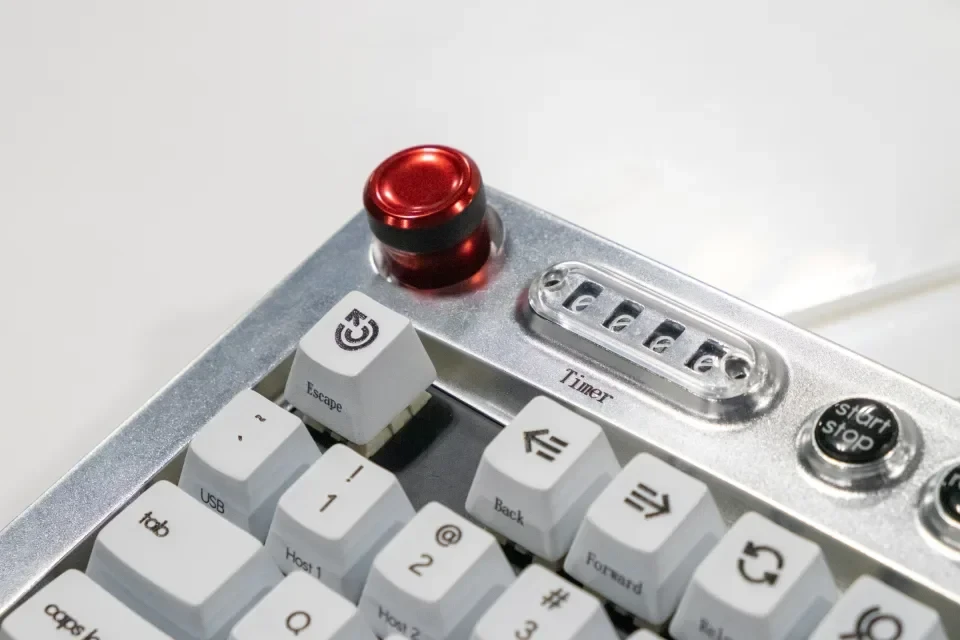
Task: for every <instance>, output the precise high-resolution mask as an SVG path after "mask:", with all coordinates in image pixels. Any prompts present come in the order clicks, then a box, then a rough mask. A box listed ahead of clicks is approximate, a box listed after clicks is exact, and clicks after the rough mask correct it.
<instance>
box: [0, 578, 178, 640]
mask: <svg viewBox="0 0 960 640" xmlns="http://www.w3.org/2000/svg"><path fill="white" fill-rule="evenodd" d="M61 638H77V640H113V639H114V638H136V639H137V640H170V636H168V635H166V634H164V633H161V632H160V631H158V630H157V629H156V628H155V627H153V626H152V625H150V624H149V623H148V622H146V621H145V620H144V619H143V618H141V617H140V616H138V615H137V614H135V613H134V612H133V611H131V610H130V609H128V608H127V607H125V606H123V604H121V603H120V601H119V600H117V599H116V598H114V597H113V596H112V595H110V594H109V593H107V592H106V591H105V590H104V589H103V587H101V586H100V585H98V584H97V583H95V582H94V581H93V580H91V579H90V578H88V577H87V576H85V575H84V574H82V573H80V572H79V571H77V570H75V569H71V570H69V571H67V572H66V573H64V574H62V575H60V576H59V577H57V578H56V579H55V580H54V581H53V582H51V583H50V584H48V585H47V586H45V587H43V589H41V590H40V591H38V592H37V593H35V594H34V595H32V596H31V597H30V599H29V600H27V601H26V602H24V603H23V604H21V605H20V606H19V607H17V609H16V610H15V611H14V612H13V613H11V614H10V615H9V616H8V617H7V618H6V620H4V621H3V626H2V627H0V640H60V639H61Z"/></svg>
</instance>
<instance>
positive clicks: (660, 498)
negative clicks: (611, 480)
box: [623, 482, 670, 520]
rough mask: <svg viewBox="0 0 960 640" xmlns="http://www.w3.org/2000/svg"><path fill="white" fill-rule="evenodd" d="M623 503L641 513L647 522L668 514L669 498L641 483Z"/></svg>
mask: <svg viewBox="0 0 960 640" xmlns="http://www.w3.org/2000/svg"><path fill="white" fill-rule="evenodd" d="M623 501H624V502H626V503H627V504H628V505H630V506H631V507H633V508H634V509H636V510H637V511H640V512H641V513H643V517H644V518H646V519H647V520H649V519H650V518H656V517H657V516H662V515H666V514H668V513H670V496H669V495H667V494H666V493H658V492H657V491H656V489H651V488H650V487H648V486H647V485H645V484H643V483H642V482H641V483H639V484H638V485H637V488H636V489H634V490H633V491H631V492H630V495H628V496H627V497H626V498H624V499H623Z"/></svg>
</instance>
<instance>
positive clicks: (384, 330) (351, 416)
mask: <svg viewBox="0 0 960 640" xmlns="http://www.w3.org/2000/svg"><path fill="white" fill-rule="evenodd" d="M436 377H437V371H436V369H434V367H433V363H432V362H431V361H430V358H429V357H428V356H427V352H426V351H425V350H424V348H423V345H422V344H421V343H420V338H419V337H418V336H417V332H416V331H415V330H414V328H413V325H412V324H411V323H410V320H408V319H407V318H405V317H403V316H401V315H400V314H398V313H395V312H394V311H391V310H390V309H387V308H386V307H384V306H383V305H382V304H380V303H378V302H375V301H374V300H371V299H370V298H368V297H367V296H365V295H363V294H362V293H360V292H359V291H352V292H350V293H348V294H347V295H346V296H345V297H344V298H343V299H342V300H341V301H340V302H338V303H337V304H336V305H334V307H333V308H332V309H331V310H330V311H328V312H327V313H326V315H324V316H323V317H322V318H321V319H320V321H319V322H318V323H317V324H316V325H314V327H313V328H312V329H310V331H308V332H307V334H306V335H305V336H304V337H303V339H302V340H300V345H299V347H298V348H297V354H296V356H295V357H294V360H293V368H292V369H291V371H290V377H289V378H288V379H287V387H286V390H285V392H284V395H285V397H286V399H287V400H289V401H290V402H291V403H292V404H293V406H295V407H297V408H298V409H300V410H301V411H303V412H304V413H305V414H307V415H308V416H310V417H311V418H313V419H314V420H316V421H317V422H319V423H320V424H322V425H323V426H325V427H327V428H329V429H330V430H332V431H335V432H336V433H339V434H340V435H341V436H343V437H344V438H346V439H347V440H349V441H351V442H355V443H358V444H367V443H368V442H370V441H371V440H372V439H373V438H374V437H375V436H376V435H377V434H378V433H380V432H381V431H382V430H383V429H384V428H385V427H386V426H387V425H388V424H389V423H390V422H391V420H393V419H394V417H395V416H397V414H399V413H400V412H402V411H403V410H404V409H405V408H406V407H407V406H409V405H411V404H412V403H413V402H414V401H415V400H417V398H418V396H420V395H421V394H422V393H423V391H424V390H425V389H426V388H427V387H428V386H429V385H430V384H431V383H432V382H433V381H434V379H436Z"/></svg>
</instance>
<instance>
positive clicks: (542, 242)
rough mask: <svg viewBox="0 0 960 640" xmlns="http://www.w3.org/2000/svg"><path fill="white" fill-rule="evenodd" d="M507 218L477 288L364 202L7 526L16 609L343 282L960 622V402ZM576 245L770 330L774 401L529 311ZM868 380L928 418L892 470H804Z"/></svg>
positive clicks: (580, 234)
mask: <svg viewBox="0 0 960 640" xmlns="http://www.w3.org/2000/svg"><path fill="white" fill-rule="evenodd" d="M489 204H490V206H491V207H493V208H494V209H496V211H497V212H498V213H499V215H500V218H501V220H502V222H503V226H504V228H505V229H506V230H507V234H506V240H505V243H504V246H503V247H502V256H501V259H500V260H499V261H498V262H499V264H498V266H497V269H494V270H491V272H490V273H489V274H487V277H486V278H480V279H478V280H477V284H476V288H474V289H472V290H470V289H463V288H461V289H460V290H458V291H450V292H433V293H424V292H417V291H414V290H411V289H406V288H403V287H400V286H398V285H396V284H393V283H391V282H389V281H388V280H387V279H385V278H383V277H382V276H381V275H380V274H378V273H377V271H376V269H375V268H374V266H373V264H372V262H371V259H370V256H371V250H370V233H369V230H368V228H367V224H366V221H365V219H364V216H363V215H362V214H361V215H358V216H356V217H355V218H353V219H352V220H351V221H350V222H349V223H348V224H347V225H346V226H345V227H344V228H343V229H341V230H340V231H339V232H338V233H337V234H336V235H335V236H334V237H333V238H331V239H330V241H329V242H327V243H326V244H325V245H324V246H323V247H321V248H320V249H319V250H317V251H316V252H315V253H314V254H313V255H311V256H310V257H309V258H308V259H307V260H306V261H305V262H304V263H302V264H301V265H300V266H299V267H298V268H297V269H296V270H295V271H294V272H293V273H292V274H291V275H290V276H289V277H288V278H287V279H286V280H284V281H283V282H282V283H281V284H280V285H279V286H278V287H277V288H276V289H274V290H273V291H272V292H270V293H269V294H268V295H267V296H266V297H265V298H264V299H263V300H262V301H261V302H260V303H259V304H258V305H257V306H256V307H255V308H254V309H253V310H252V311H251V312H250V314H249V315H248V316H246V317H245V318H244V319H243V320H241V321H240V322H239V323H238V324H237V325H235V326H234V327H233V328H232V329H230V330H229V331H228V332H227V333H225V334H224V336H223V337H222V338H221V339H220V340H219V341H218V342H217V343H216V344H214V345H213V346H212V347H211V348H210V349H209V350H208V351H206V352H205V353H204V354H203V355H201V356H200V357H199V358H198V359H197V360H196V361H195V362H194V363H193V364H191V365H190V366H189V367H188V368H187V369H186V370H185V371H184V372H183V373H182V374H180V376H178V377H177V378H176V379H175V380H174V381H173V382H172V383H171V384H170V385H168V386H167V387H166V388H164V389H163V390H161V391H160V392H159V393H158V394H157V395H156V396H155V397H154V398H153V399H151V401H150V402H149V403H148V404H147V405H146V406H145V407H144V408H143V409H142V410H140V411H139V412H138V413H137V414H135V415H134V416H133V417H132V418H130V420H128V421H127V422H126V423H125V424H124V425H123V426H121V427H120V428H119V429H118V430H117V431H116V432H114V434H112V435H111V436H110V437H109V438H108V439H107V440H105V441H104V442H103V443H102V444H101V445H100V446H99V447H98V448H97V449H96V450H94V451H93V452H91V453H90V454H89V455H88V456H87V457H86V458H85V459H84V460H83V461H82V462H81V463H79V464H78V465H77V466H76V467H75V468H74V469H73V470H72V471H71V472H70V473H68V474H67V475H66V476H64V478H63V479H62V480H61V481H60V482H58V483H57V484H56V485H55V486H54V487H52V488H51V489H50V490H49V491H48V492H47V493H46V494H45V495H44V496H43V497H42V498H41V499H40V500H38V501H37V502H36V503H35V504H34V505H32V506H31V507H30V508H29V509H28V510H27V511H25V512H24V513H23V514H22V515H21V516H20V517H18V518H17V519H16V520H15V521H14V522H13V523H11V524H10V525H9V526H8V527H7V528H6V529H4V530H3V531H2V532H0V577H2V579H0V616H2V615H3V614H4V613H5V612H7V611H9V609H10V607H11V606H12V605H13V604H14V603H15V602H16V601H17V600H18V599H19V598H20V597H22V596H23V595H24V594H26V593H27V592H28V591H29V590H30V589H31V588H33V587H34V586H36V585H37V584H38V583H39V582H40V581H41V580H42V579H43V577H44V576H45V574H46V573H47V572H48V571H50V570H51V569H53V568H54V567H55V566H57V565H58V563H60V562H61V561H62V560H63V559H64V558H66V557H67V556H68V554H69V553H70V551H71V550H72V549H74V548H76V547H77V546H78V545H81V544H82V543H83V542H84V541H85V540H88V539H89V536H90V535H91V534H93V533H94V532H95V531H96V530H97V529H98V528H99V527H100V526H102V525H103V524H104V523H105V522H106V520H107V519H109V517H110V516H111V515H112V514H113V513H115V512H116V511H117V510H118V509H120V508H121V507H122V506H123V505H125V504H126V503H127V502H129V501H130V500H131V499H132V498H133V497H134V496H135V495H136V494H137V493H138V492H139V491H140V490H141V489H142V487H144V485H145V484H146V483H147V482H148V481H149V480H150V479H151V478H152V477H154V476H156V475H157V474H158V473H161V472H162V471H163V470H164V468H165V467H166V466H167V465H168V464H169V463H170V462H171V461H173V460H175V459H176V457H177V455H178V454H179V452H180V451H181V450H182V449H183V447H184V446H185V445H186V443H187V442H188V441H189V439H190V437H191V436H192V435H193V433H194V432H195V431H196V430H197V429H198V428H199V427H200V426H201V425H202V424H203V423H204V422H206V420H208V419H209V418H210V417H211V416H212V415H213V414H214V413H215V412H216V411H217V410H219V409H220V408H221V407H222V406H223V405H224V404H226V402H227V401H228V400H229V399H230V398H231V397H232V396H233V395H234V394H235V393H237V392H239V391H240V390H241V389H243V388H246V387H250V386H252V385H254V384H255V383H257V381H259V380H260V379H261V378H263V377H264V376H266V375H267V374H268V373H270V372H271V371H272V370H273V369H275V368H276V367H278V366H279V365H280V364H281V363H282V362H283V361H284V359H285V358H287V357H288V356H289V355H290V353H291V352H292V351H293V349H294V347H295V345H296V342H297V340H298V339H299V338H300V337H301V336H302V335H303V334H304V333H306V331H307V330H308V329H309V328H310V327H311V326H312V325H313V323H315V322H316V321H317V320H318V319H319V318H320V316H321V315H322V314H323V313H324V312H325V311H326V310H327V309H328V308H329V307H331V306H332V305H333V304H334V303H335V302H336V301H337V300H339V298H341V297H342V296H343V295H344V294H346V293H347V292H348V291H350V290H352V289H358V290H361V291H363V292H365V293H366V294H367V295H369V296H371V297H373V298H374V299H376V300H378V301H379V302H381V303H383V304H385V305H386V306H388V307H390V308H392V309H394V310H396V311H397V312H399V313H401V314H404V315H406V316H408V317H410V318H411V319H412V320H413V321H414V323H415V324H416V326H417V329H418V330H419V331H420V332H421V335H422V336H423V337H424V340H425V344H426V345H427V347H428V349H429V351H430V353H431V356H432V357H433V358H434V360H435V364H436V365H437V369H438V371H439V373H440V380H439V382H438V385H437V386H438V387H440V388H441V389H444V390H445V391H448V392H449V393H451V394H452V395H454V396H455V397H457V398H458V399H461V400H463V401H465V402H467V403H468V404H470V405H471V406H474V407H475V408H476V409H478V410H479V411H481V412H482V413H485V414H487V415H489V416H490V417H492V418H494V419H495V420H498V421H501V422H502V421H504V420H507V419H509V418H510V417H511V416H512V415H514V414H515V413H516V411H517V410H519V408H520V407H521V406H522V405H523V403H524V402H525V401H526V400H528V399H529V398H530V397H532V396H533V395H535V394H538V393H543V394H548V395H550V396H553V397H554V398H556V399H558V400H560V401H562V402H564V403H566V404H567V405H568V406H570V407H572V408H574V409H575V410H577V411H579V412H581V413H583V414H585V415H587V416H589V417H592V418H594V419H596V420H597V421H598V422H600V423H601V424H603V425H604V427H605V429H606V431H607V433H608V435H609V436H610V438H611V440H612V442H613V444H614V446H615V448H616V449H617V452H618V455H619V456H620V458H621V459H626V458H629V457H630V456H632V455H633V454H634V453H635V452H636V451H639V450H648V451H652V452H654V453H657V454H658V455H660V456H662V457H663V458H664V459H665V460H667V461H668V462H671V463H673V464H676V465H677V466H678V467H680V468H682V469H684V470H686V471H689V472H691V473H694V474H695V475H697V476H698V477H700V478H702V479H704V480H706V481H707V482H708V483H710V486H711V488H712V489H713V491H714V493H715V494H717V495H718V499H719V500H720V501H721V503H722V505H727V506H725V507H724V510H725V514H726V515H727V517H735V515H736V514H737V513H738V512H742V510H743V509H746V508H750V509H756V510H759V511H762V512H764V513H766V514H767V515H770V516H772V517H774V518H775V519H776V520H777V521H779V522H783V523H784V524H786V525H787V526H789V527H791V528H792V529H794V530H796V531H798V532H799V533H801V534H803V535H807V536H809V537H811V539H813V540H814V541H816V542H818V543H820V544H822V545H824V548H825V550H826V552H827V555H828V560H829V561H830V563H831V566H832V567H833V568H834V570H835V571H836V572H837V573H838V578H839V581H840V582H844V583H845V582H848V581H849V580H850V579H851V578H852V577H853V576H854V575H855V573H856V572H859V571H870V572H873V573H875V574H879V575H881V576H882V577H884V578H885V579H887V580H888V581H889V582H891V583H892V584H894V585H895V586H897V587H898V588H902V589H904V590H905V591H907V592H909V593H911V594H914V595H917V596H918V597H921V598H922V599H924V600H926V601H927V602H929V603H930V604H932V605H933V606H935V607H937V608H939V609H940V610H941V613H942V615H943V617H944V620H945V622H946V623H947V625H948V630H949V633H950V634H951V636H954V635H956V636H957V637H960V608H958V605H957V603H958V600H960V564H957V563H956V562H955V561H954V558H955V556H954V555H953V554H949V553H946V552H945V550H944V548H943V547H941V545H940V543H939V542H936V541H935V540H933V539H932V537H931V536H930V535H928V534H927V533H926V531H927V530H926V529H924V528H923V527H921V525H920V522H919V518H918V505H919V502H920V500H921V496H922V495H923V488H924V485H925V483H926V482H927V480H928V479H929V478H930V477H932V476H933V475H934V474H935V473H936V472H938V471H939V470H941V469H943V468H944V467H946V466H947V465H948V464H949V463H951V462H955V461H956V460H958V459H960V438H958V433H957V432H956V430H955V425H957V424H960V404H958V403H957V402H956V401H955V400H952V399H950V398H948V397H946V396H944V395H942V394H940V393H938V392H936V391H934V390H932V389H929V388H926V387H924V386H922V385H920V384H918V383H916V382H914V381H912V380H910V379H908V378H906V377H904V376H902V375H899V374H897V373H895V372H893V371H890V370H887V369H885V368H883V367H881V366H879V365H877V364H875V363H873V362H870V361H868V360H866V359H865V358H862V357H860V356H857V355H855V354H853V353H851V352H849V351H847V350H845V349H843V348H841V347H839V346H837V345H835V344H832V343H829V342H827V341H826V340H823V339H821V338H818V337H816V336H814V335H812V334H810V333H807V332H806V331H803V330H801V329H799V328H797V327H795V326H793V325H791V324H789V323H788V322H786V321H784V320H781V319H779V318H777V317H775V316H772V315H770V314H768V313H765V312H763V311H760V310H758V309H756V308H753V307H751V306H750V305H748V304H746V303H744V302H742V301H740V300H737V299H735V298H733V297H732V296H729V295H727V294H725V293H723V292H720V291H717V290H715V289H712V288H711V287H709V286H707V285H705V284H703V283H701V282H699V281H697V280H694V279H692V278H690V277H687V276H685V275H683V274H680V273H677V272H676V271H673V270H671V269H669V268H667V267H665V266H663V265H661V264H658V263H656V262H653V261H651V260H649V259H647V258H644V257H643V256H640V255H637V254H635V253H633V252H630V251H628V250H626V249H624V248H622V247H620V246H618V245H616V244H615V243H613V242H611V241H609V240H605V239H603V238H599V237H597V236H595V235H593V234H591V233H589V232H587V231H584V230H583V229H579V228H577V227H574V226H573V225H570V224H568V223H566V222H564V221H562V220H559V219H556V218H554V217H552V216H549V215H548V214H546V213H544V212H542V211H540V210H538V209H536V208H534V207H531V206H529V205H527V204H524V203H522V202H520V201H518V200H515V199H513V198H511V197H509V196H506V195H504V194H501V193H499V192H496V191H494V190H493V189H490V192H489ZM569 260H577V261H580V262H584V263H587V264H591V265H594V266H597V267H599V268H602V269H606V270H609V271H612V272H615V273H618V274H620V275H621V276H626V277H630V278H635V279H637V280H638V281H639V282H641V283H642V284H643V286H644V287H645V288H647V289H649V290H652V291H654V292H656V293H657V294H659V295H662V296H665V297H667V298H669V299H671V300H673V301H675V302H677V303H678V304H681V305H684V306H687V307H690V308H692V309H694V310H696V311H697V312H698V313H700V314H703V315H705V316H707V317H709V318H711V319H712V320H714V321H716V322H718V323H721V324H722V325H726V326H729V327H732V328H734V329H736V330H738V331H741V332H743V333H744V334H746V335H749V336H751V337H752V338H754V339H756V340H757V341H758V342H759V343H760V344H764V345H770V347H771V348H772V349H773V350H775V352H776V353H777V354H778V355H779V357H780V358H781V359H782V361H783V367H784V371H785V375H786V380H788V382H787V384H785V385H784V387H783V388H782V389H781V391H780V393H781V397H780V398H779V399H778V401H777V402H776V403H774V404H772V405H771V406H770V407H769V409H768V410H766V411H764V412H761V413H758V414H754V415H751V416H750V417H749V418H748V419H746V420H742V421H737V422H725V423H723V424H718V423H716V422H711V421H708V420H705V419H704V418H702V417H699V416H697V415H695V414H691V413H689V412H684V411H680V410H678V409H677V408H676V407H675V406H673V405H671V404H669V403H667V402H665V401H664V400H662V399H661V398H659V397H658V396H656V395H652V394H650V393H648V392H646V391H645V390H644V388H643V387H642V386H641V385H639V384H637V383H636V381H634V380H632V379H631V378H629V377H628V376H625V375H624V374H623V373H621V372H618V371H616V370H614V369H613V368H610V367H608V366H606V365H604V364H602V363H601V362H600V361H599V360H596V359H594V358H591V357H589V356H587V355H583V354H581V353H579V352H578V351H576V350H575V349H573V348H571V346H569V345H565V344H563V343H561V342H557V341H552V340H550V339H548V338H545V337H544V336H542V335H540V334H538V333H536V332H534V331H531V329H530V327H529V326H528V321H529V312H528V309H527V298H528V291H527V290H528V287H529V285H530V284H531V282H532V281H533V279H534V278H535V277H537V276H538V275H539V274H541V273H542V272H543V271H544V270H545V269H547V268H548V267H550V266H551V265H554V264H558V263H561V262H564V261H569ZM570 369H573V370H575V371H577V372H578V374H579V375H580V376H581V377H583V378H584V379H586V380H588V381H589V382H590V384H591V385H593V386H594V387H597V388H601V389H603V391H605V392H607V393H608V394H610V395H611V398H610V399H608V400H606V401H605V402H603V403H602V404H601V403H598V402H597V401H596V400H595V399H593V398H591V397H590V396H589V395H584V394H582V393H579V392H578V391H576V390H574V389H572V388H570V387H569V386H567V385H566V384H564V383H563V382H561V380H562V379H563V377H564V375H565V373H566V372H567V371H568V370H570ZM845 397H869V398H873V399H876V400H879V401H882V402H885V403H889V404H890V405H892V406H895V407H897V408H898V410H899V411H901V412H903V413H904V414H906V415H909V416H910V418H911V419H912V421H913V422H914V423H915V424H916V427H917V429H918V431H919V433H920V435H921V437H920V438H919V439H918V443H917V447H916V451H915V453H914V456H915V458H914V459H913V460H912V461H911V463H910V464H909V465H907V469H906V471H905V472H904V474H903V475H902V476H901V477H899V478H898V481H897V482H896V483H893V484H889V485H884V486H880V487H878V488H876V489H874V490H871V491H863V492H855V491H849V490H844V489H840V488H837V487H835V486H831V485H829V484H827V483H825V482H822V481H820V480H818V479H816V478H815V477H814V476H812V475H811V474H810V473H808V472H807V471H805V470H804V468H803V466H802V465H801V464H800V462H799V460H798V453H797V441H798V435H799V432H800V430H801V428H802V427H803V425H804V423H805V422H806V421H807V420H808V418H809V416H810V415H811V413H812V412H814V411H815V410H817V409H818V408H819V407H822V406H825V405H828V404H830V403H832V402H834V401H836V400H838V399H840V398H845Z"/></svg>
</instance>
